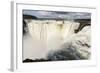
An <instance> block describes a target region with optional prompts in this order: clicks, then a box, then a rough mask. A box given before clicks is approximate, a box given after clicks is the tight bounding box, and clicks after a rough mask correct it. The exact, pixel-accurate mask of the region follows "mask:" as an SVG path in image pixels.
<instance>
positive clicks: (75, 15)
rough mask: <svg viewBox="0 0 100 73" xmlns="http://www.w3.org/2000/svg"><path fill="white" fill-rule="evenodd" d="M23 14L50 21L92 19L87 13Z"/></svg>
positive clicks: (37, 11)
mask: <svg viewBox="0 0 100 73" xmlns="http://www.w3.org/2000/svg"><path fill="white" fill-rule="evenodd" d="M23 14H27V15H32V16H36V17H38V18H49V19H52V18H54V19H91V13H86V12H60V11H43V10H41V11H40V10H23Z"/></svg>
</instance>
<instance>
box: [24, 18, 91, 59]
mask: <svg viewBox="0 0 100 73" xmlns="http://www.w3.org/2000/svg"><path fill="white" fill-rule="evenodd" d="M47 22H48V23H47ZM60 24H62V25H63V26H62V28H61V27H60V26H59V25H60ZM78 26H79V23H76V22H73V21H64V24H63V22H62V21H54V20H45V21H41V20H32V22H31V23H29V24H28V29H29V33H27V34H26V35H25V36H24V37H23V60H24V59H26V58H30V59H36V58H45V57H46V55H47V53H48V52H49V51H50V50H58V49H59V47H61V45H62V44H63V43H65V42H70V41H74V40H76V39H80V40H82V41H83V42H88V43H90V41H88V40H87V38H90V34H88V33H90V32H87V33H85V32H86V31H88V30H87V29H88V28H84V29H83V30H82V31H81V32H79V33H78V34H75V33H74V30H75V29H77V28H78ZM84 36H86V37H84ZM87 36H88V37H87ZM84 38H85V39H84ZM73 44H75V43H74V42H73ZM83 48H84V47H83ZM85 49H86V50H87V48H85ZM83 55H85V54H83Z"/></svg>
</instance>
